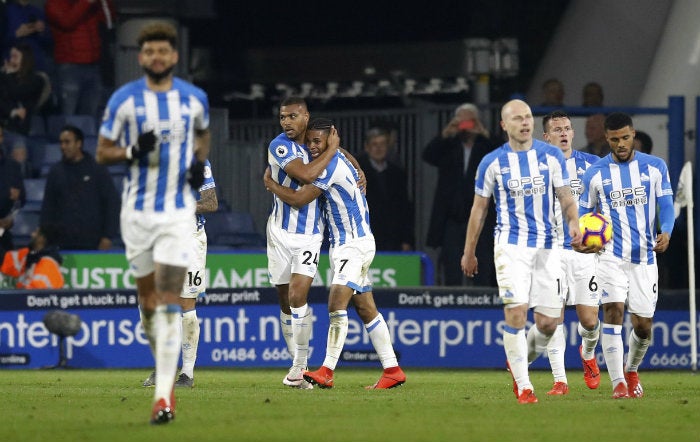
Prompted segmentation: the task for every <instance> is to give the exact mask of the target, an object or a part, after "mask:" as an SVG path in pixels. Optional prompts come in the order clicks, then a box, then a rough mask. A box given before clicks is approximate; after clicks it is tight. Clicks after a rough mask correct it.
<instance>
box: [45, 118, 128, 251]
mask: <svg viewBox="0 0 700 442" xmlns="http://www.w3.org/2000/svg"><path fill="white" fill-rule="evenodd" d="M59 140H60V144H61V151H62V152H63V159H62V160H61V161H59V162H58V163H56V164H54V165H53V166H52V167H51V169H50V170H49V175H48V177H47V178H46V190H45V192H44V201H43V203H42V206H41V218H40V222H41V223H47V222H53V223H56V225H57V227H58V229H59V236H58V245H59V246H60V247H61V249H62V250H108V249H109V248H110V247H112V238H115V237H117V236H118V235H119V210H120V206H121V204H120V199H119V194H118V193H117V189H116V187H115V186H114V181H113V180H112V177H111V176H110V175H109V170H108V169H107V168H106V167H105V166H103V165H101V164H97V163H96V162H95V158H94V157H93V156H92V155H90V154H89V153H87V152H85V151H84V150H83V132H82V131H81V130H80V129H78V128H77V127H74V126H65V127H63V128H62V130H61V134H60V138H59Z"/></svg>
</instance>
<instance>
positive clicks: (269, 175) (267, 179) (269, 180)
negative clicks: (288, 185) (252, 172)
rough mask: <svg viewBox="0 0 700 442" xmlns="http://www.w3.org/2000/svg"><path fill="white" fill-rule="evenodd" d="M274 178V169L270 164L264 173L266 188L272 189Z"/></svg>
mask: <svg viewBox="0 0 700 442" xmlns="http://www.w3.org/2000/svg"><path fill="white" fill-rule="evenodd" d="M273 182H274V181H273V179H272V169H270V166H267V167H266V168H265V173H264V174H263V183H264V184H265V190H267V191H270V187H271V186H272V183H273Z"/></svg>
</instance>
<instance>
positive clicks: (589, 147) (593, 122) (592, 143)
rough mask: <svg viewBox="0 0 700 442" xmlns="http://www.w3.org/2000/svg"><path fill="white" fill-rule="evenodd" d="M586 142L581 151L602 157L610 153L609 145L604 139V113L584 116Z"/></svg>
mask: <svg viewBox="0 0 700 442" xmlns="http://www.w3.org/2000/svg"><path fill="white" fill-rule="evenodd" d="M586 141H587V142H588V144H586V146H585V147H583V148H582V149H580V150H582V151H584V152H588V153H592V154H593V155H598V156H599V157H604V156H606V155H607V154H609V153H610V145H608V140H606V139H605V115H603V114H593V115H590V116H589V117H588V118H586Z"/></svg>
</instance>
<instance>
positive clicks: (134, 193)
mask: <svg viewBox="0 0 700 442" xmlns="http://www.w3.org/2000/svg"><path fill="white" fill-rule="evenodd" d="M208 127H209V101H208V99H207V95H206V93H205V92H204V91H203V90H201V89H200V88H198V87H196V86H194V85H192V84H190V83H188V82H186V81H184V80H182V79H180V78H173V87H172V89H170V90H169V91H167V92H154V91H152V90H150V89H149V88H148V87H147V86H146V80H145V77H144V78H141V79H139V80H135V81H132V82H130V83H127V84H125V85H124V86H122V87H121V88H119V89H118V90H117V91H116V92H114V94H112V96H111V97H110V99H109V102H108V103H107V107H106V109H105V113H104V116H103V119H102V125H101V127H100V135H101V136H103V137H105V138H107V139H109V140H112V141H115V142H117V143H118V144H120V145H122V146H129V145H132V144H135V143H136V140H137V139H138V136H139V134H141V133H144V132H148V131H150V130H154V131H155V134H156V136H157V138H158V142H157V143H156V147H155V149H154V151H153V152H151V153H150V154H149V155H148V156H146V157H144V158H141V159H140V160H138V161H134V162H133V163H132V164H131V166H130V167H129V168H128V170H127V176H126V180H125V185H124V192H123V201H122V207H123V208H128V209H131V210H138V211H145V212H173V211H179V210H187V211H190V212H194V208H195V204H196V203H195V195H196V192H195V189H192V188H191V187H190V185H189V183H188V182H187V170H188V169H189V167H190V165H191V164H192V161H193V158H194V138H195V136H194V133H195V130H204V129H207V128H208Z"/></svg>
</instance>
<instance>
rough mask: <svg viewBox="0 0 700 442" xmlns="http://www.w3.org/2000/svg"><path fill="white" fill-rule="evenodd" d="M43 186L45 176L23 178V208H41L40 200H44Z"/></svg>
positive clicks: (44, 184) (44, 185)
mask: <svg viewBox="0 0 700 442" xmlns="http://www.w3.org/2000/svg"><path fill="white" fill-rule="evenodd" d="M45 188H46V178H45V177H44V178H25V179H24V191H25V194H26V197H27V202H26V203H25V204H24V210H41V202H42V201H43V200H44V190H45Z"/></svg>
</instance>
